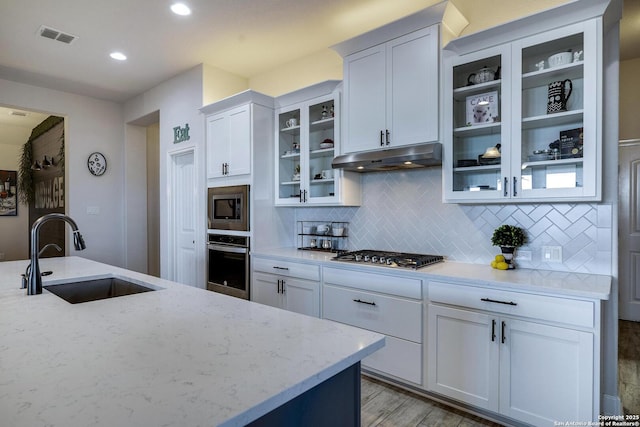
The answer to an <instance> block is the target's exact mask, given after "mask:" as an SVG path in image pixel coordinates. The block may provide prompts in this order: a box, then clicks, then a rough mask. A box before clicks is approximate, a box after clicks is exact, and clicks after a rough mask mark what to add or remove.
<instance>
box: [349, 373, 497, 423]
mask: <svg viewBox="0 0 640 427" xmlns="http://www.w3.org/2000/svg"><path fill="white" fill-rule="evenodd" d="M361 384H362V391H361V401H362V405H361V410H362V412H361V416H362V424H361V425H362V427H374V426H376V427H377V426H379V427H427V426H428V427H434V426H437V427H475V426H499V425H500V424H496V423H492V422H490V421H487V420H485V419H482V418H479V417H475V416H473V415H470V414H467V413H465V412H462V411H458V410H456V409H453V408H450V407H447V406H445V405H442V404H440V403H438V402H434V401H432V400H429V399H427V398H424V397H422V396H418V395H415V394H413V393H409V392H407V391H405V390H402V389H400V388H397V387H394V386H392V385H389V384H386V383H383V382H380V381H377V380H375V379H372V378H369V377H367V376H362V383H361Z"/></svg>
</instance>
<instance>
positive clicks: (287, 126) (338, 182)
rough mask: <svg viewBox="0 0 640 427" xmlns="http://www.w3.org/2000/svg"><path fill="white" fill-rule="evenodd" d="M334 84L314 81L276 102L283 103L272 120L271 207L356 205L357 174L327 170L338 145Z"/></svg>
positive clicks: (338, 127)
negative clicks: (273, 183) (273, 166)
mask: <svg viewBox="0 0 640 427" xmlns="http://www.w3.org/2000/svg"><path fill="white" fill-rule="evenodd" d="M339 83H340V82H339V81H328V82H324V83H320V84H317V85H314V86H311V87H309V88H305V89H301V90H299V91H296V92H292V93H291V94H287V95H283V96H281V97H279V98H278V99H277V101H278V102H280V103H281V104H280V105H283V104H284V106H283V107H281V108H280V109H278V110H277V111H276V120H275V121H276V138H275V140H276V173H275V175H276V177H275V179H276V199H275V204H276V205H277V206H345V205H349V206H356V205H359V204H360V186H359V183H360V181H359V178H360V177H359V176H355V175H358V174H354V173H351V172H344V171H342V170H340V169H333V168H332V167H331V162H332V161H333V158H334V157H335V155H336V153H337V152H338V149H339V144H340V140H339V139H340V91H339V87H340V86H338V84H339ZM300 100H302V101H300ZM296 101H298V102H296Z"/></svg>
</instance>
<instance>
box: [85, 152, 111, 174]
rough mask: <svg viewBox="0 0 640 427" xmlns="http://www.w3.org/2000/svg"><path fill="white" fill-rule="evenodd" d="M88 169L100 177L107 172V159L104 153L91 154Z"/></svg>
mask: <svg viewBox="0 0 640 427" xmlns="http://www.w3.org/2000/svg"><path fill="white" fill-rule="evenodd" d="M87 167H88V168H89V172H91V174H93V175H95V176H100V175H102V174H104V173H105V172H106V171H107V159H106V158H105V157H104V154H102V153H98V152H95V153H91V154H89V158H88V159H87Z"/></svg>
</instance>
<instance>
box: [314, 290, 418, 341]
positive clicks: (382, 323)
mask: <svg viewBox="0 0 640 427" xmlns="http://www.w3.org/2000/svg"><path fill="white" fill-rule="evenodd" d="M322 307H323V308H322V317H324V318H325V319H330V320H335V321H337V322H341V323H346V324H348V325H353V326H357V327H360V328H364V329H368V330H370V331H375V332H380V333H383V334H385V335H391V336H394V337H398V338H403V339H406V340H410V341H414V342H417V343H419V342H422V301H411V300H406V299H402V298H397V297H393V296H390V295H381V294H374V293H371V292H364V291H360V290H357V289H349V288H342V287H339V286H332V285H324V286H323V288H322Z"/></svg>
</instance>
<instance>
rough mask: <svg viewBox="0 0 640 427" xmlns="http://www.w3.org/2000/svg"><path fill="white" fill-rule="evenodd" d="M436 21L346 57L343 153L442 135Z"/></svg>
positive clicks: (421, 140)
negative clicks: (440, 131)
mask: <svg viewBox="0 0 640 427" xmlns="http://www.w3.org/2000/svg"><path fill="white" fill-rule="evenodd" d="M438 31H439V27H438V25H433V26H431V27H428V28H423V29H420V30H418V31H414V32H411V33H410V34H406V35H403V36H401V37H397V38H394V39H393V40H390V41H388V42H385V43H382V44H379V45H376V46H373V47H370V48H368V49H365V50H362V51H358V52H355V53H352V54H349V55H347V56H346V57H345V58H344V79H345V83H344V90H345V115H344V117H345V129H344V136H345V140H344V143H343V145H342V152H343V153H350V152H357V151H368V150H374V149H379V148H391V147H399V146H403V145H410V144H417V143H422V142H428V141H437V140H438V119H439V117H438V102H437V99H438V81H439V79H438V71H439V38H438Z"/></svg>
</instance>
